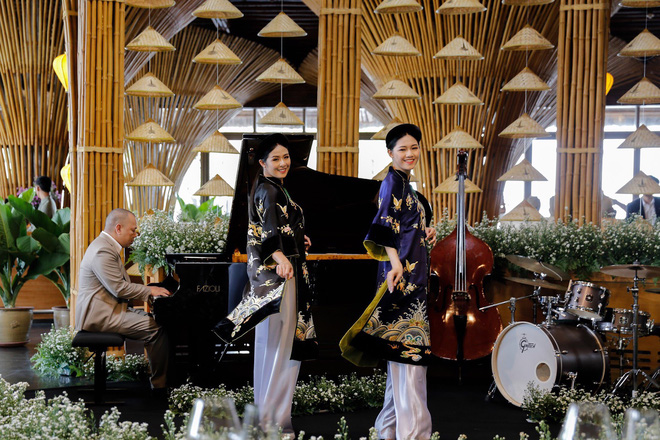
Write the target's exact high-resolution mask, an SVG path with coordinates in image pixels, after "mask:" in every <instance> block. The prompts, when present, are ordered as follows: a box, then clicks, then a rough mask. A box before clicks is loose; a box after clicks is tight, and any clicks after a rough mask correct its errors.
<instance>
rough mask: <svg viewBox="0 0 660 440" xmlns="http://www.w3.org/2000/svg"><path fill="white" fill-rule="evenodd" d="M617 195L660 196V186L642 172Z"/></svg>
mask: <svg viewBox="0 0 660 440" xmlns="http://www.w3.org/2000/svg"><path fill="white" fill-rule="evenodd" d="M616 193H617V194H660V185H658V183H657V182H656V181H655V180H653V179H651V178H650V177H649V176H647V175H646V174H645V173H644V172H642V171H640V172H639V173H637V175H636V176H635V177H633V178H632V180H630V181H629V182H628V183H626V184H625V185H623V186H622V187H621V188H620V189H619V190H618V191H617V192H616Z"/></svg>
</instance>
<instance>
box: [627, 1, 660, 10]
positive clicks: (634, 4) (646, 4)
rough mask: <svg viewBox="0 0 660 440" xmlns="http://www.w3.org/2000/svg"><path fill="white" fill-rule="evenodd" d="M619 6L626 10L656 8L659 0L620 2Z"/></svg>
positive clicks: (659, 4)
mask: <svg viewBox="0 0 660 440" xmlns="http://www.w3.org/2000/svg"><path fill="white" fill-rule="evenodd" d="M619 4H620V5H621V6H625V7H626V8H657V7H658V6H660V0H622V1H621V2H620V3H619Z"/></svg>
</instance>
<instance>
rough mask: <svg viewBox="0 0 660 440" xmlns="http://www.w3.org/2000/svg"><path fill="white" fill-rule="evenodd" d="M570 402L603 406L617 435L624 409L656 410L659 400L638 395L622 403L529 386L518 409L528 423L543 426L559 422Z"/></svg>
mask: <svg viewBox="0 0 660 440" xmlns="http://www.w3.org/2000/svg"><path fill="white" fill-rule="evenodd" d="M574 402H575V403H580V402H591V403H596V402H601V403H605V404H606V405H607V408H608V409H609V411H610V414H611V415H612V423H613V425H614V428H615V430H616V431H617V432H620V431H621V427H622V425H623V417H624V414H625V412H626V409H627V408H637V409H640V410H645V409H653V410H656V411H658V410H660V396H659V395H658V394H657V393H652V392H648V391H644V392H641V393H639V395H638V396H637V397H635V398H633V399H628V398H625V399H622V398H621V397H619V396H616V395H611V394H610V393H607V392H605V391H601V392H599V393H598V394H594V393H592V392H588V391H585V390H582V389H579V388H575V389H569V388H566V387H564V386H561V387H560V388H559V391H558V392H556V393H552V392H548V391H544V390H541V389H539V388H538V387H536V386H535V385H534V384H532V383H530V384H529V386H528V387H527V392H526V393H525V397H524V399H523V404H522V408H523V409H524V410H525V411H526V412H527V414H528V415H529V418H530V419H532V420H535V421H538V422H545V423H548V422H561V421H562V419H563V418H564V416H565V414H566V410H567V409H568V406H569V405H570V404H571V403H574ZM539 428H540V429H541V430H540V431H539V429H538V428H537V431H538V432H539V433H540V434H541V433H542V431H544V430H545V427H544V426H543V424H542V425H540V426H539ZM541 438H550V437H544V436H543V434H542V435H541Z"/></svg>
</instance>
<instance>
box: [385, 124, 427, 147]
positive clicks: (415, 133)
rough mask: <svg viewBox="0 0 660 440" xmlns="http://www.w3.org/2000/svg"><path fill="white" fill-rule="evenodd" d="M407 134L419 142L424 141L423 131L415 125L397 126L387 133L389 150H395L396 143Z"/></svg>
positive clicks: (386, 141) (386, 140)
mask: <svg viewBox="0 0 660 440" xmlns="http://www.w3.org/2000/svg"><path fill="white" fill-rule="evenodd" d="M407 134H409V135H410V136H412V137H414V138H415V140H416V141H417V142H419V141H421V140H422V131H421V130H420V129H419V127H418V126H416V125H415V124H401V125H397V126H396V127H394V128H392V129H391V130H390V131H388V132H387V136H386V137H385V145H386V146H387V149H388V150H391V149H392V148H394V145H395V144H396V142H397V141H398V140H399V139H401V138H402V137H404V136H405V135H407Z"/></svg>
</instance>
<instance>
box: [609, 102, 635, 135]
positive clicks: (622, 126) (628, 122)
mask: <svg viewBox="0 0 660 440" xmlns="http://www.w3.org/2000/svg"><path fill="white" fill-rule="evenodd" d="M635 108H636V106H634V105H611V106H608V107H606V109H605V131H631V132H632V131H635V129H636V128H637V127H636V126H635Z"/></svg>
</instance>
